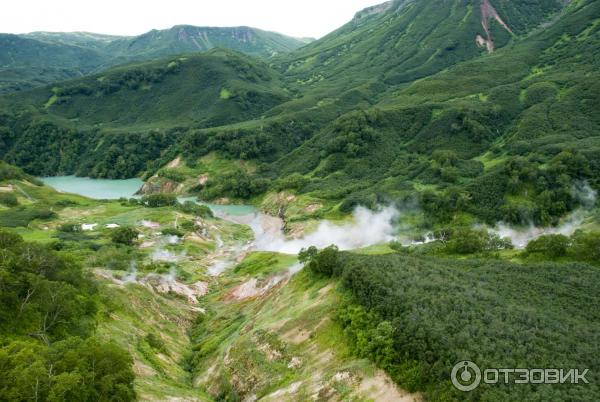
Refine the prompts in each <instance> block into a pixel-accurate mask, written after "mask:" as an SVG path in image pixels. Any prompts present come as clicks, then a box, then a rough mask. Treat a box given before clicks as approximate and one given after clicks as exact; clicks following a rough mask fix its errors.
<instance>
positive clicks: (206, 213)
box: [179, 201, 213, 218]
mask: <svg viewBox="0 0 600 402" xmlns="http://www.w3.org/2000/svg"><path fill="white" fill-rule="evenodd" d="M179 210H180V211H181V212H183V213H186V214H191V215H195V216H199V217H200V218H212V217H213V212H212V210H211V209H210V208H209V207H207V206H206V205H202V204H196V203H195V202H192V201H186V202H184V203H183V204H180V205H179Z"/></svg>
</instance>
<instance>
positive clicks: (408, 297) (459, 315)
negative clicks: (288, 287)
mask: <svg viewBox="0 0 600 402" xmlns="http://www.w3.org/2000/svg"><path fill="white" fill-rule="evenodd" d="M597 247H598V240H596V243H595V245H594V246H593V247H591V248H590V249H597ZM301 259H302V260H304V261H306V262H307V267H308V269H309V270H310V272H311V273H312V275H316V276H327V277H333V278H338V279H339V281H340V282H341V286H342V289H343V290H344V291H345V292H346V294H347V299H346V302H345V303H344V304H343V305H342V306H341V307H340V308H339V312H338V318H337V319H338V320H339V323H340V324H341V325H342V326H343V327H344V331H345V333H346V334H347V336H348V338H349V339H350V340H351V343H352V345H353V346H352V350H353V353H356V354H357V355H358V356H361V357H365V358H369V359H371V360H373V361H375V362H376V363H377V364H378V365H379V366H380V367H382V368H384V369H385V370H386V371H387V372H389V373H390V374H391V376H392V378H394V380H395V381H397V382H398V383H399V384H400V385H402V386H403V387H405V388H407V389H409V390H426V395H427V398H428V400H434V401H436V400H439V401H450V400H452V401H453V400H461V401H464V400H469V401H471V400H472V401H480V400H486V401H506V400H522V401H525V400H526V401H548V400H578V401H584V400H593V399H594V396H595V395H598V392H599V390H598V369H599V367H598V361H597V359H595V356H597V354H598V350H597V347H598V345H600V343H599V342H598V330H599V328H598V322H600V321H599V317H598V312H597V308H598V302H599V300H598V295H597V292H596V289H597V288H598V280H599V279H600V270H598V268H597V266H590V265H586V264H583V263H572V264H561V263H555V262H547V263H544V264H526V265H519V264H513V263H509V262H505V261H502V260H494V259H489V258H488V259H467V260H448V259H434V258H424V257H418V258H416V257H410V256H403V255H398V254H396V255H387V256H359V255H356V254H351V253H341V252H338V251H337V249H335V248H328V249H324V250H322V251H320V252H317V251H316V250H314V249H311V250H306V251H304V252H303V253H301ZM593 262H595V263H596V264H598V263H599V262H600V260H598V256H596V257H595V259H594V260H593ZM461 360H471V361H475V362H476V363H477V364H478V365H480V367H486V368H503V367H521V366H523V365H526V366H527V367H565V368H588V369H589V370H590V379H589V381H590V384H581V385H575V386H573V385H570V386H565V387H560V386H558V387H557V386H552V385H525V386H523V385H519V386H516V385H514V384H513V385H512V386H501V387H499V386H489V385H482V386H480V387H479V388H478V389H477V390H475V391H473V392H471V393H468V394H465V393H462V392H459V391H457V390H456V389H455V388H453V387H452V385H451V384H450V381H449V373H450V371H451V370H452V367H453V366H454V365H455V364H456V362H458V361H461Z"/></svg>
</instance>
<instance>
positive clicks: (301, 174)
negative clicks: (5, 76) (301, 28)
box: [0, 1, 600, 225]
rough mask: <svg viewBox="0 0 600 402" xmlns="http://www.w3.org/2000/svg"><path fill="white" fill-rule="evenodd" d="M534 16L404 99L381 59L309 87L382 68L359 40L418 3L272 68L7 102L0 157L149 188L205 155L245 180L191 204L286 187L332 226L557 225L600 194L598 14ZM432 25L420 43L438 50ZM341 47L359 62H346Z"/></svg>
mask: <svg viewBox="0 0 600 402" xmlns="http://www.w3.org/2000/svg"><path fill="white" fill-rule="evenodd" d="M536 4H537V5H531V7H533V9H532V10H526V9H525V6H523V8H521V7H516V6H509V5H508V3H506V4H504V3H503V4H502V5H498V11H499V12H500V13H502V12H504V13H506V14H505V17H506V19H507V21H508V22H507V23H508V24H509V25H511V26H514V31H513V33H514V34H515V35H517V34H519V35H521V36H518V37H513V38H510V39H507V41H506V43H504V44H502V43H501V42H498V43H497V49H496V51H495V52H494V53H492V54H489V55H483V54H482V50H476V48H475V47H473V48H468V51H467V49H463V48H462V45H461V46H459V47H452V46H450V45H445V46H447V49H448V50H446V52H450V53H453V54H455V56H454V57H448V58H446V57H439V58H433V59H432V58H431V57H429V58H430V60H432V62H435V63H436V64H435V66H430V67H427V68H426V70H427V74H425V73H424V72H423V71H421V72H417V70H415V71H414V74H416V76H415V77H421V76H422V75H423V74H425V75H428V76H427V78H424V79H422V80H416V81H415V80H414V78H415V77H412V78H403V79H402V80H401V81H403V82H409V83H408V84H403V85H401V86H398V84H397V83H392V82H395V81H396V80H397V79H396V78H394V79H392V77H388V78H387V79H383V80H375V81H373V78H372V77H373V76H375V77H376V76H377V74H380V73H381V69H382V67H383V68H385V69H388V70H389V71H390V72H389V73H388V75H389V74H392V72H393V71H396V68H395V67H392V66H391V64H386V63H392V64H393V63H394V60H395V59H390V60H389V61H386V63H378V64H369V65H366V66H364V68H363V69H362V70H361V71H355V70H354V69H353V68H350V67H347V68H346V67H344V68H342V69H341V70H340V71H339V72H337V73H335V74H333V75H331V76H329V74H330V73H325V72H320V71H321V70H324V69H327V68H329V67H328V66H330V63H331V60H330V59H332V60H336V62H335V63H334V65H336V66H340V67H341V66H344V65H345V64H344V63H350V62H351V61H353V60H355V59H356V57H358V56H359V55H362V53H361V52H363V51H366V50H365V49H364V48H363V47H364V46H367V44H369V46H375V45H377V46H378V48H379V49H380V53H381V55H382V57H388V56H389V55H390V50H389V49H388V47H389V46H391V45H390V42H389V41H390V37H394V36H393V35H396V34H395V31H394V30H393V29H391V28H386V29H385V30H383V31H381V32H379V31H378V33H377V34H376V35H375V34H373V35H371V36H368V37H363V36H361V35H363V34H364V33H365V32H368V30H369V29H372V27H374V26H379V24H381V23H383V22H386V23H387V24H391V25H393V26H395V27H396V28H394V29H398V30H399V32H400V31H402V29H405V24H406V22H407V21H409V20H410V21H412V19H411V18H415V15H418V16H419V18H420V16H421V15H430V14H431V13H432V12H433V11H431V10H429V8H427V7H429V5H428V3H427V2H424V3H423V5H420V6H419V7H416V6H415V7H409V8H406V9H405V8H402V7H400V9H399V10H396V11H394V10H393V9H390V10H387V11H385V12H383V13H380V14H376V15H374V16H367V17H364V18H360V20H356V21H353V22H352V23H350V24H349V25H347V26H345V27H343V28H342V29H340V30H339V31H336V32H334V33H332V34H331V35H329V36H328V37H326V38H324V39H322V40H320V41H317V42H315V43H313V44H311V45H309V46H307V47H306V48H304V49H302V50H300V51H298V52H297V53H292V54H290V55H288V56H279V57H278V58H276V59H274V60H273V61H272V62H271V63H270V64H267V63H264V62H260V61H258V60H253V59H251V58H248V57H247V56H244V55H241V54H236V53H234V52H231V51H225V50H213V51H210V52H208V53H207V54H204V55H200V56H189V57H181V58H174V59H165V60H162V61H157V62H148V63H141V64H137V65H133V66H126V67H120V68H117V69H115V70H111V71H109V72H107V73H105V74H102V75H98V76H92V77H89V78H83V79H80V80H76V81H71V82H66V83H61V84H57V85H55V86H52V87H51V88H44V89H39V90H35V91H32V92H29V93H26V94H18V95H9V96H5V97H4V98H3V99H2V100H1V101H0V105H3V107H2V109H3V110H4V114H3V115H2V117H1V118H0V133H2V136H1V142H0V155H1V156H2V158H3V159H5V160H7V161H9V162H10V163H13V164H16V165H18V166H21V167H23V168H24V169H25V170H26V171H27V172H28V173H30V174H34V175H55V174H77V175H81V176H91V177H106V178H128V177H134V176H144V177H150V176H152V175H153V174H155V173H156V172H157V171H158V170H159V169H160V167H161V166H164V165H165V164H167V163H168V162H169V161H171V160H173V159H174V158H175V157H177V156H182V157H183V158H184V159H185V161H186V163H187V164H188V166H191V167H193V166H194V164H195V163H196V161H197V159H198V158H200V157H202V156H205V155H208V154H211V153H216V154H218V155H219V157H220V158H223V159H226V160H240V159H241V160H244V161H251V162H252V163H253V164H255V165H257V167H258V168H257V169H255V170H253V171H251V172H246V174H247V175H249V176H250V177H248V178H247V179H244V180H242V181H243V183H230V182H231V180H235V178H233V177H229V178H228V177H227V176H223V177H213V178H212V179H211V180H209V181H208V183H206V187H207V188H205V189H203V188H201V187H199V188H196V189H195V190H196V191H197V192H198V194H200V195H201V196H202V197H203V198H205V199H213V198H218V197H223V196H225V197H230V198H237V199H247V198H251V197H254V196H256V195H260V194H263V193H264V192H265V191H269V190H272V189H280V190H281V189H285V188H284V187H286V186H287V187H288V190H292V191H295V192H297V193H299V194H307V195H309V196H313V197H317V198H322V199H325V200H332V201H337V202H340V203H341V210H342V211H344V212H349V211H351V210H352V208H353V207H354V206H355V205H359V204H360V205H368V206H374V205H376V204H379V203H386V202H398V201H400V202H404V201H407V199H408V198H412V201H413V202H414V201H417V202H419V203H420V205H421V206H422V208H423V209H425V210H426V211H427V212H428V213H430V216H431V217H432V219H434V220H436V221H442V222H444V221H449V220H452V219H455V217H456V216H458V215H461V214H465V213H466V214H470V215H472V216H475V217H476V218H477V219H478V220H480V221H484V222H496V221H500V220H502V221H506V222H510V223H515V224H518V223H526V222H534V223H535V224H538V225H548V224H555V223H556V222H557V220H558V219H559V218H560V217H563V216H565V214H567V213H569V212H571V211H572V210H574V209H576V208H577V207H578V200H577V199H576V197H575V196H574V195H573V186H574V184H575V183H578V182H582V183H587V184H588V185H590V186H591V187H592V189H595V190H598V189H599V186H600V178H599V177H598V172H599V171H600V169H599V166H598V161H599V160H600V157H599V155H600V147H599V146H598V141H597V138H598V133H599V132H600V128H599V127H600V121H599V120H598V116H597V113H595V105H597V104H598V103H600V98H599V96H600V95H599V94H600V88H598V85H597V84H596V82H597V81H598V80H596V79H594V77H595V76H596V75H597V71H598V69H597V52H598V43H599V38H598V35H599V34H600V32H599V31H598V25H597V24H595V22H594V21H595V18H596V17H597V16H598V14H599V11H600V10H598V7H599V6H598V3H597V2H586V1H584V2H577V3H573V4H570V5H569V6H567V7H566V8H565V9H564V10H563V11H562V13H561V15H560V18H558V17H556V18H554V19H553V20H552V22H551V23H548V25H547V26H546V27H545V29H541V30H535V29H533V30H532V29H531V27H533V26H536V24H538V23H539V22H540V20H539V18H540V16H545V15H547V14H548V13H550V14H552V12H554V11H556V10H557V7H558V6H559V5H558V3H557V2H551V1H547V2H542V1H540V2H536ZM421 7H423V9H421ZM456 7H457V8H456V10H461V12H467V11H468V9H469V8H468V7H467V9H465V10H463V8H461V7H459V6H456ZM536 7H537V8H539V9H536ZM457 12H458V11H457ZM454 17H456V18H459V17H460V18H461V19H463V21H464V24H465V26H469V29H470V30H474V32H471V31H470V30H465V31H461V30H458V31H457V32H452V33H449V34H448V35H450V37H455V40H456V41H457V43H465V39H464V37H463V36H464V35H467V36H468V35H474V34H475V33H476V32H477V30H479V29H480V25H478V24H477V23H478V22H479V19H481V18H482V17H481V15H478V13H476V12H473V13H471V14H468V17H465V16H462V14H460V13H458V14H457V15H456V16H453V18H454ZM357 18H358V17H357ZM465 18H466V19H465ZM528 18H529V20H528ZM471 19H474V20H473V21H471ZM357 21H360V23H358V22H357ZM446 23H448V22H445V23H444V24H441V25H440V24H438V26H436V27H435V28H434V29H436V30H437V31H439V32H438V33H441V32H446V30H447V29H448V26H447V25H446ZM357 24H358V25H357ZM426 26H429V25H426V24H425V22H423V26H422V27H420V28H422V29H425V27H426ZM382 29H383V28H382ZM437 31H436V32H437ZM455 31H456V30H455ZM524 32H528V34H527V35H525V34H524ZM496 33H497V34H499V33H498V32H496ZM352 34H353V35H354V36H352ZM461 35H462V36H461ZM350 38H352V39H350ZM431 40H433V39H431ZM348 41H354V42H356V43H360V46H358V45H357V46H356V47H354V48H353V51H352V52H350V51H348V50H347V49H348V45H347V42H348ZM325 44H328V46H330V47H331V50H327V51H326V50H325V49H322V47H324V46H325ZM431 46H432V47H433V48H435V47H436V46H441V44H439V43H437V42H435V41H433V42H431ZM448 46H449V47H448ZM333 49H336V52H334V50H333ZM344 49H345V50H344ZM311 52H313V53H311ZM315 52H316V53H315ZM330 53H331V54H330ZM311 54H319V55H320V56H319V58H318V63H316V62H313V60H312V58H311V57H313V56H310V55H311ZM425 56H426V54H423V55H422V57H425ZM361 57H362V56H361ZM395 57H402V56H401V55H396V56H395ZM420 57H421V56H420ZM385 66H388V67H385ZM423 68H425V67H423ZM388 70H386V71H388ZM437 71H439V72H437ZM434 72H437V73H435V74H434ZM315 76H319V77H320V78H319V79H318V80H316V81H315V80H314V79H312V78H310V77H313V78H314V77H315ZM469 77H477V79H472V78H469ZM407 80H408V81H407ZM184 83H186V84H185V85H183V84H184ZM187 83H190V85H187ZM180 99H186V102H184V104H183V105H182V104H181V102H180ZM124 105H127V107H124ZM33 155H35V158H34V157H33ZM82 155H84V157H81V156H82ZM231 188H236V189H237V190H235V191H232V190H231Z"/></svg>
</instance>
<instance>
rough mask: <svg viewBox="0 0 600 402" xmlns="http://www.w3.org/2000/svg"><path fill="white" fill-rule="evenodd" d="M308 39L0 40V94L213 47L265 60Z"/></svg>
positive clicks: (39, 36) (197, 31)
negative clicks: (122, 65)
mask: <svg viewBox="0 0 600 402" xmlns="http://www.w3.org/2000/svg"><path fill="white" fill-rule="evenodd" d="M309 41H310V40H307V39H295V38H291V37H288V36H285V35H281V34H278V33H274V32H267V31H262V30H259V29H255V28H249V27H235V28H211V27H194V26H175V27H173V28H171V29H167V30H153V31H150V32H148V33H146V34H143V35H140V36H135V37H123V36H111V35H100V34H94V33H87V32H70V33H62V32H33V33H30V34H25V35H4V34H3V35H0V71H1V72H2V75H0V77H1V78H0V93H2V92H11V91H16V90H23V89H28V88H32V87H36V86H40V85H43V84H47V83H50V82H57V81H62V80H66V79H69V78H74V77H80V76H83V75H87V74H90V73H91V72H94V71H95V72H99V71H102V70H104V69H106V68H109V67H111V66H116V65H119V64H125V63H131V62H133V61H146V60H153V59H157V58H161V57H167V56H171V55H177V54H181V53H196V52H206V51H208V50H210V49H213V48H215V47H221V48H227V49H232V50H236V51H239V52H241V53H245V54H249V55H253V56H258V57H262V58H268V57H271V56H274V55H277V54H280V53H285V52H289V51H292V50H294V49H297V48H299V47H301V46H303V45H305V44H306V43H308V42H309Z"/></svg>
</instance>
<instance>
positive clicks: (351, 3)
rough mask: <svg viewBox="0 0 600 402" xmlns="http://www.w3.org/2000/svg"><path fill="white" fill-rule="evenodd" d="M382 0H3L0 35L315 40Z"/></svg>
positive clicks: (0, 13) (0, 12)
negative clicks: (182, 27) (273, 35)
mask: <svg viewBox="0 0 600 402" xmlns="http://www.w3.org/2000/svg"><path fill="white" fill-rule="evenodd" d="M382 2H383V0H275V1H274V0H162V1H158V0H4V1H2V7H1V10H0V32H8V33H26V32H32V31H63V32H70V31H88V32H96V33H105V34H115V35H139V34H141V33H144V32H147V31H149V30H151V29H165V28H170V27H171V26H173V25H178V24H190V25H201V26H238V25H247V26H252V27H256V28H261V29H265V30H269V31H276V32H280V33H283V34H286V35H291V36H297V37H314V38H319V37H321V36H323V35H325V34H327V33H329V32H331V31H333V30H334V29H336V28H338V27H340V26H341V25H343V24H345V23H346V22H348V21H350V20H351V19H352V17H353V16H354V13H356V12H357V11H359V10H361V9H363V8H365V7H368V6H371V5H374V4H378V3H382Z"/></svg>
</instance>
